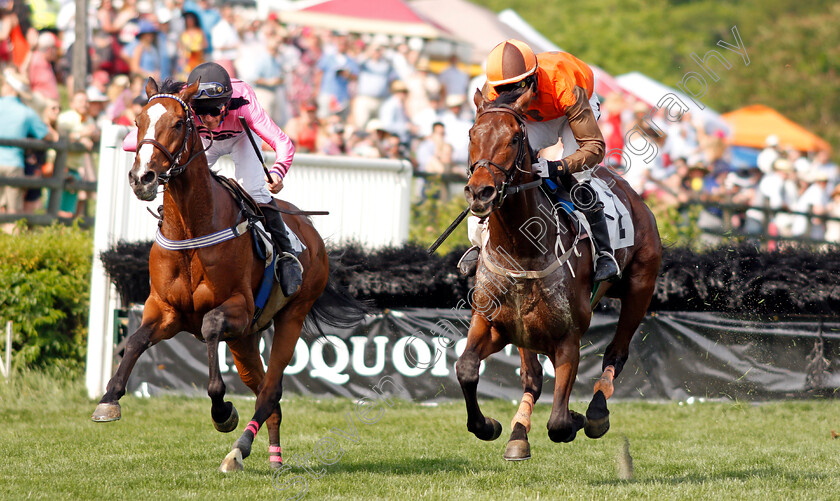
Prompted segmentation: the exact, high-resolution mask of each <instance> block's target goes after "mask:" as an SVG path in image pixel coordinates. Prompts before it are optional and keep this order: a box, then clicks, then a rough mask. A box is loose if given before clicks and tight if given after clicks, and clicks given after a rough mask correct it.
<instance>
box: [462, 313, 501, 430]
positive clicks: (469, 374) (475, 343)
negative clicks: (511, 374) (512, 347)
mask: <svg viewBox="0 0 840 501" xmlns="http://www.w3.org/2000/svg"><path fill="white" fill-rule="evenodd" d="M505 344H507V343H506V342H505V341H504V340H502V338H501V336H499V334H498V332H497V331H496V330H495V329H491V328H490V324H489V322H488V321H487V320H485V319H484V318H482V317H480V316H479V315H476V314H473V316H472V324H471V325H470V330H469V333H468V334H467V346H466V348H464V353H462V354H461V356H460V357H458V361H457V362H456V363H455V372H456V373H457V375H458V382H459V383H461V391H463V392H464V400H465V401H466V404H467V429H468V430H469V431H471V432H472V433H473V434H474V435H475V436H476V437H478V438H480V439H481V440H496V439H497V438H499V435H501V434H502V425H500V424H499V422H498V421H496V420H495V419H492V418H488V417H485V416H484V414H482V413H481V409H480V408H479V406H478V397H477V395H476V391H477V390H478V367H479V364H481V361H482V360H484V359H485V358H487V357H489V356H490V355H492V354H493V353H496V352H497V351H499V350H501V349H502V348H503V347H504V346H505Z"/></svg>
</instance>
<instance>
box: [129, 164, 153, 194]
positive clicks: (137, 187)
mask: <svg viewBox="0 0 840 501" xmlns="http://www.w3.org/2000/svg"><path fill="white" fill-rule="evenodd" d="M159 181H160V178H159V177H158V175H157V174H156V173H155V172H154V171H146V173H145V174H143V175H142V176H137V174H136V173H135V172H134V169H132V170H131V171H129V173H128V184H129V185H130V186H131V189H132V190H133V191H134V195H135V196H136V197H137V198H139V199H140V200H143V201H145V202H151V201H152V200H154V199H155V197H157V188H158V184H159Z"/></svg>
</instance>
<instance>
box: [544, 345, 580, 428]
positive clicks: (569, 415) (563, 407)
mask: <svg viewBox="0 0 840 501" xmlns="http://www.w3.org/2000/svg"><path fill="white" fill-rule="evenodd" d="M550 358H551V362H552V363H553V364H554V376H555V378H556V379H555V383H554V404H553V405H552V407H551V416H550V417H549V418H548V438H550V439H551V440H552V441H553V442H571V441H572V440H574V439H575V436H576V435H577V432H578V430H580V429H581V428H583V427H584V425H585V424H586V418H585V417H583V415H581V414H578V413H577V412H574V411H569V396H570V395H571V394H572V386H573V385H574V383H575V377H576V376H577V371H578V363H579V362H580V336H579V335H578V336H571V335H570V336H567V337H566V338H565V339H563V340H562V341H561V343H560V345H559V346H557V348H555V351H554V356H552V357H550Z"/></svg>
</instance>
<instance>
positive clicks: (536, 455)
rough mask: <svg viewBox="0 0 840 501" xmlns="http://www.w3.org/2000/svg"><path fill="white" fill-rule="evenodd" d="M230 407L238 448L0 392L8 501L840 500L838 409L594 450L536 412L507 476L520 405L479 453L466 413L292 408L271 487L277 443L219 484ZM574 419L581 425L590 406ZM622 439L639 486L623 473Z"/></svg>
mask: <svg viewBox="0 0 840 501" xmlns="http://www.w3.org/2000/svg"><path fill="white" fill-rule="evenodd" d="M233 401H234V402H235V404H236V406H237V408H238V409H239V411H240V415H241V418H242V419H241V421H240V425H239V427H238V429H237V430H236V431H235V432H234V433H231V434H227V435H223V434H220V433H218V432H216V431H215V430H214V429H213V426H212V423H211V421H210V402H209V399H207V398H176V397H158V398H151V399H141V398H135V397H132V396H127V397H125V398H123V400H122V409H123V418H122V420H121V421H118V422H116V423H107V424H99V423H93V422H91V421H90V419H89V417H90V414H91V412H92V411H93V409H94V407H95V402H93V401H89V400H88V399H87V398H86V396H85V393H84V389H83V387H82V384H81V382H78V381H72V382H66V381H62V380H61V379H60V378H50V377H47V376H45V375H43V374H40V373H24V374H20V373H19V374H17V375H16V378H15V379H14V380H13V381H12V382H11V383H10V384H7V383H5V382H3V381H2V380H0V423H2V427H0V454H1V456H0V457H2V461H0V499H3V500H7V499H8V500H14V499H143V500H146V499H202V500H203V499H225V500H228V499H248V500H255V499H293V498H294V497H295V496H294V495H296V494H297V493H298V492H299V490H300V489H302V488H303V479H305V483H306V487H305V488H306V492H305V497H304V498H305V499H398V500H412V499H420V498H423V499H447V500H449V499H481V500H483V499H610V500H612V499H634V500H635V499H668V500H671V499H704V500H705V499H760V500H769V499H784V500H788V499H803V500H813V499H840V439H836V440H835V439H832V438H831V430H832V429H834V430H837V431H838V432H840V401H796V402H775V403H766V404H761V405H753V404H750V403H744V402H735V403H731V402H730V403H708V402H707V403H695V404H694V405H685V404H684V405H679V404H678V403H662V404H654V403H644V402H613V403H611V405H610V409H611V412H612V415H611V418H612V429H611V430H610V432H609V433H608V434H607V435H606V436H605V437H604V438H602V439H600V440H590V439H588V438H586V437H585V435H584V434H583V432H582V431H581V432H579V433H578V437H577V439H576V440H575V441H574V442H572V443H571V444H554V443H552V442H551V441H550V440H549V439H548V436H547V434H546V430H545V423H546V422H547V420H548V415H549V413H550V407H549V405H547V404H538V405H537V407H536V410H535V412H534V426H533V429H532V432H531V434H530V439H531V448H532V455H533V459H531V460H530V461H522V462H506V461H504V460H503V459H502V453H503V450H504V446H505V440H506V437H507V433H508V431H507V430H508V426H507V423H509V420H510V418H511V417H512V415H513V413H514V412H515V409H516V407H515V406H514V405H513V404H512V403H511V402H507V401H501V400H498V401H486V402H483V409H484V410H485V413H486V414H487V415H490V416H492V417H495V418H496V419H498V420H499V421H500V422H502V424H503V426H504V429H505V432H504V433H503V435H502V437H501V438H500V439H499V440H497V441H495V442H481V441H479V440H478V439H476V438H475V437H473V436H472V435H471V434H470V433H468V432H467V430H466V426H465V416H466V412H465V410H464V405H463V403H462V402H452V403H445V404H441V405H439V406H437V407H427V406H421V405H419V404H417V403H412V402H398V403H396V405H394V407H391V408H388V407H383V408H384V409H385V410H384V411H383V413H382V415H381V418H380V419H379V421H378V422H376V423H374V424H370V425H366V424H363V423H361V422H360V421H359V420H358V418H357V417H355V416H354V415H353V409H354V402H353V401H351V400H347V399H324V400H314V399H309V398H301V397H296V396H290V397H288V398H287V399H286V400H284V402H283V425H282V427H281V436H282V446H283V455H284V458H285V459H286V461H287V463H288V464H289V465H290V466H291V468H290V469H289V470H287V471H284V472H283V473H282V474H281V475H279V476H276V477H275V478H274V484H273V483H272V470H270V469H269V466H268V441H267V434H266V432H265V430H260V433H259V436H258V437H257V440H256V442H255V444H254V450H253V453H252V454H251V456H250V457H248V458H247V459H246V460H245V472H242V473H235V474H222V473H219V472H218V471H217V468H218V466H219V463H220V462H221V460H222V458H223V457H224V456H225V454H226V453H227V452H228V451H229V447H230V446H231V444H232V443H233V441H234V440H235V439H236V438H237V437H238V436H239V434H240V433H241V432H242V430H243V429H244V426H245V424H246V423H247V421H248V418H249V417H250V415H251V412H252V410H253V404H254V401H253V400H252V399H251V400H249V399H245V398H234V399H233ZM572 408H573V409H574V410H577V411H579V412H584V411H585V408H586V403H585V402H573V403H572ZM348 412H349V413H350V415H351V417H352V419H353V422H354V423H355V426H356V433H357V435H358V439H357V443H353V442H350V441H348V440H347V439H345V438H341V437H339V436H336V435H335V434H332V433H331V431H330V430H331V429H332V428H333V427H340V428H343V429H347V423H346V419H347V414H348ZM625 436H626V437H627V438H628V439H629V443H630V453H631V455H632V457H633V464H634V468H635V475H634V478H633V479H632V480H629V481H625V480H620V479H619V477H618V473H617V463H618V457H619V449H620V444H622V443H623V437H625ZM324 437H333V438H335V439H336V441H337V442H338V443H339V444H340V445H341V447H342V448H343V455H342V456H341V457H340V459H339V460H338V461H337V462H335V463H334V464H332V465H321V464H320V463H319V462H318V460H317V459H315V456H316V452H317V451H316V449H317V443H318V442H319V441H320V440H322V439H323V438H324ZM307 455H309V456H310V458H309V460H308V462H306V461H305V459H304V457H305V456H307ZM324 455H325V456H330V455H331V454H324ZM332 455H335V454H332ZM303 466H307V467H308V468H310V469H311V470H312V471H313V472H316V473H318V474H321V475H322V476H321V477H320V478H317V479H316V478H312V477H311V476H310V475H309V474H308V473H307V471H306V469H305V468H304V467H303ZM321 470H323V471H321ZM295 477H298V478H295ZM294 480H298V481H301V482H300V483H298V484H293V481H294ZM275 484H276V485H286V486H288V488H287V489H286V490H285V491H283V492H279V491H278V490H276V489H275V487H274V485H275Z"/></svg>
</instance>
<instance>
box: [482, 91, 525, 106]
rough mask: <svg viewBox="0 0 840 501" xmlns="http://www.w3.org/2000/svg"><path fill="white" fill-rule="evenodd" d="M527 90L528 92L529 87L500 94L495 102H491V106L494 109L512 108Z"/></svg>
mask: <svg viewBox="0 0 840 501" xmlns="http://www.w3.org/2000/svg"><path fill="white" fill-rule="evenodd" d="M526 90H528V87H514V88H513V89H511V90H505V91H502V92H499V96H498V97H497V98H496V99H494V100H493V101H490V105H491V106H493V107H497V106H501V105H507V106H510V105H511V104H513V103H515V102H516V100H517V99H519V98H520V97H522V94H524V93H525V91H526Z"/></svg>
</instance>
